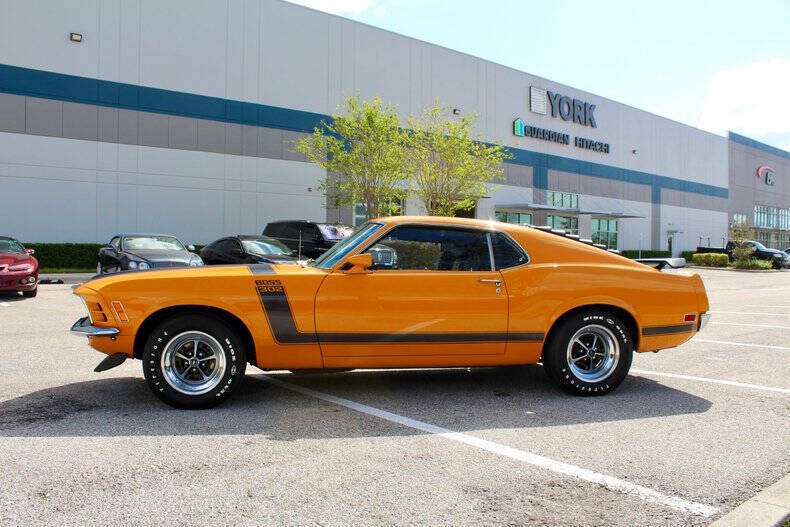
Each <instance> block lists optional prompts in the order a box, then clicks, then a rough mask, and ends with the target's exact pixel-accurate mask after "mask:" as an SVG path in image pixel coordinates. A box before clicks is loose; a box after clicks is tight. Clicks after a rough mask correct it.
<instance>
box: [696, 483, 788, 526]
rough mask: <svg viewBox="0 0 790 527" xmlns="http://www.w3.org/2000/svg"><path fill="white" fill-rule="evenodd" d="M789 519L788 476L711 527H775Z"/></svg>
mask: <svg viewBox="0 0 790 527" xmlns="http://www.w3.org/2000/svg"><path fill="white" fill-rule="evenodd" d="M788 518H790V474H788V475H786V476H785V477H783V478H782V479H780V480H779V481H777V482H776V483H774V484H773V485H771V486H770V487H768V488H767V489H765V490H763V491H761V492H758V493H757V494H756V495H755V496H754V497H752V498H751V499H750V500H748V501H747V502H746V503H742V504H741V505H739V506H738V507H735V508H734V509H733V510H731V511H730V512H728V513H727V514H725V515H724V516H722V517H721V518H719V519H718V520H716V521H715V522H713V523H712V524H711V527H751V526H758V525H762V526H766V527H775V526H779V525H782V522H784V521H785V520H787V519H788Z"/></svg>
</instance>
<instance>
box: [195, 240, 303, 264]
mask: <svg viewBox="0 0 790 527" xmlns="http://www.w3.org/2000/svg"><path fill="white" fill-rule="evenodd" d="M200 257H201V258H202V259H203V263H204V264H206V265H220V264H245V263H279V264H282V263H293V264H295V263H297V258H296V255H295V254H294V253H293V251H291V249H289V248H288V246H287V245H285V244H284V243H282V242H280V241H277V240H275V239H274V238H269V237H268V236H255V235H251V236H245V235H241V234H240V235H238V236H228V237H226V238H220V239H219V240H217V241H215V242H212V243H210V244H208V245H206V246H205V247H204V248H203V250H202V251H200Z"/></svg>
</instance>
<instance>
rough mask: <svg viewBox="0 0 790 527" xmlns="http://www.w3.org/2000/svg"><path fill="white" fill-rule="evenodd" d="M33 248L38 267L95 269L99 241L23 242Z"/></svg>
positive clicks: (27, 247)
mask: <svg viewBox="0 0 790 527" xmlns="http://www.w3.org/2000/svg"><path fill="white" fill-rule="evenodd" d="M22 245H24V246H25V249H34V250H35V251H36V254H34V255H33V256H35V258H36V260H38V265H39V267H48V268H61V269H95V268H96V263H97V262H98V261H99V249H101V248H102V247H103V246H104V245H102V244H100V243H23V244H22Z"/></svg>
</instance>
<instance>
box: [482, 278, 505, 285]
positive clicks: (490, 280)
mask: <svg viewBox="0 0 790 527" xmlns="http://www.w3.org/2000/svg"><path fill="white" fill-rule="evenodd" d="M478 282H485V283H488V284H496V285H500V284H501V283H502V280H500V279H498V278H481V279H480V280H478Z"/></svg>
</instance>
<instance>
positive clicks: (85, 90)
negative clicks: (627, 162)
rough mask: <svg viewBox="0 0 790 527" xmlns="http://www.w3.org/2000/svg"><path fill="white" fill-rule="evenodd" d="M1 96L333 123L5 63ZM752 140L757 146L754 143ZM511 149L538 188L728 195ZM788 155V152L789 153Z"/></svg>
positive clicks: (292, 124) (299, 127)
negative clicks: (621, 186)
mask: <svg viewBox="0 0 790 527" xmlns="http://www.w3.org/2000/svg"><path fill="white" fill-rule="evenodd" d="M0 92H5V93H12V94H16V95H25V96H30V97H41V98H45V99H55V100H59V101H71V102H78V103H83V104H94V105H98V106H108V107H112V108H121V109H126V110H138V111H144V112H155V113H162V114H168V115H177V116H183V117H194V118H197V119H210V120H213V121H221V122H226V123H236V124H247V125H252V126H263V127H267V128H276V129H281V130H291V131H296V132H306V133H310V132H312V131H313V129H314V128H315V127H316V126H319V125H320V124H321V122H322V121H328V120H330V119H331V118H330V116H328V115H324V114H319V113H314V112H305V111H302V110H293V109H289V108H281V107H277V106H269V105H265V104H256V103H250V102H242V101H234V100H230V99H222V98H218V97H209V96H206V95H196V94H193V93H184V92H176V91H171V90H162V89H159V88H150V87H146V86H138V85H135V84H125V83H120V82H112V81H105V80H99V79H91V78H87V77H79V76H75V75H64V74H62V73H53V72H49V71H42V70H36V69H29V68H20V67H17V66H9V65H4V64H0ZM732 135H733V134H731V137H732ZM735 135H737V134H735ZM738 137H742V136H738ZM743 139H748V138H743ZM748 141H752V140H748ZM752 142H754V143H756V141H752ZM750 146H751V145H750ZM764 146H767V145H764ZM509 150H510V152H511V153H512V154H513V159H512V160H511V161H510V162H511V163H517V164H522V165H529V166H531V167H533V185H534V187H535V188H539V189H545V188H547V185H548V171H549V170H559V171H563V172H572V173H577V174H583V175H587V176H593V177H598V178H604V179H613V180H617V181H625V182H628V183H637V184H641V185H648V186H651V187H652V188H653V203H660V200H661V192H660V190H661V189H662V188H666V189H672V190H680V191H683V192H691V193H694V194H704V195H707V196H714V197H718V198H724V199H726V198H727V197H728V191H727V188H726V187H717V186H714V185H707V184H704V183H696V182H693V181H686V180H682V179H677V178H671V177H667V176H660V175H657V174H650V173H647V172H639V171H635V170H628V169H624V168H619V167H614V166H610V165H605V164H601V163H593V162H590V161H580V160H578V159H571V158H568V157H562V156H555V155H551V154H544V153H540V152H533V151H530V150H523V149H519V148H509ZM775 150H778V149H775ZM779 152H783V151H779ZM785 154H787V153H786V152H785Z"/></svg>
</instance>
